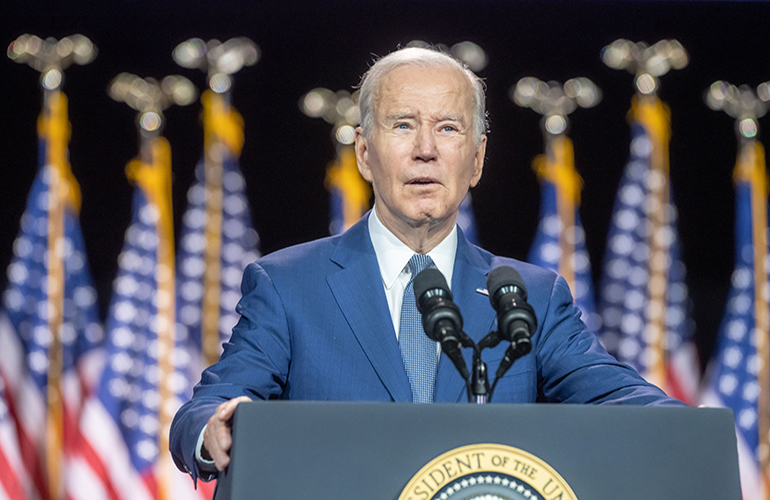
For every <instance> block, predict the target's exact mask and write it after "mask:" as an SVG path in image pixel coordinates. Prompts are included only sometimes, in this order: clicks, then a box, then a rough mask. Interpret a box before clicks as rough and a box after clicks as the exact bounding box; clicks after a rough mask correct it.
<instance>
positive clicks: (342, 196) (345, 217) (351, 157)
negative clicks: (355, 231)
mask: <svg viewBox="0 0 770 500" xmlns="http://www.w3.org/2000/svg"><path fill="white" fill-rule="evenodd" d="M338 150H339V154H338V155H337V159H336V160H335V161H334V162H333V163H332V164H330V165H329V167H328V168H327V169H326V189H327V190H328V191H329V193H331V207H330V210H329V212H330V214H329V215H330V219H331V222H329V232H330V233H331V234H340V233H343V232H345V231H346V230H347V229H348V228H349V227H350V226H352V225H353V224H355V223H356V222H357V221H358V219H360V218H361V216H363V215H364V214H365V213H366V211H367V210H369V198H370V197H371V195H372V190H371V188H370V187H369V183H368V182H366V181H365V180H364V178H363V177H361V173H360V172H359V171H358V164H357V162H356V151H355V147H354V146H351V145H343V146H338Z"/></svg>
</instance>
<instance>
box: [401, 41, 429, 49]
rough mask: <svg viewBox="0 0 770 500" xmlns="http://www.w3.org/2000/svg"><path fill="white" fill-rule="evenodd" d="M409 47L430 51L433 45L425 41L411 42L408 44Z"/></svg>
mask: <svg viewBox="0 0 770 500" xmlns="http://www.w3.org/2000/svg"><path fill="white" fill-rule="evenodd" d="M406 46H407V47H417V48H419V49H429V48H431V44H429V43H428V42H426V41H424V40H412V41H411V42H409V43H407V44H406Z"/></svg>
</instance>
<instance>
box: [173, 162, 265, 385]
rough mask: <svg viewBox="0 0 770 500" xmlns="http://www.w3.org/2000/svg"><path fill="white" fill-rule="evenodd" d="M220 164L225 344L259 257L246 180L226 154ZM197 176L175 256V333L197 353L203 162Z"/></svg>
mask: <svg viewBox="0 0 770 500" xmlns="http://www.w3.org/2000/svg"><path fill="white" fill-rule="evenodd" d="M222 165H223V168H222V170H223V183H222V184H223V186H222V190H223V193H222V232H221V247H220V248H221V258H220V281H219V297H220V305H219V338H220V340H221V341H222V342H225V341H227V340H228V339H229V338H230V333H231V332H232V328H233V327H234V326H235V324H236V323H237V322H238V319H239V316H238V315H237V313H236V312H235V306H236V305H237V303H238V301H239V300H240V298H241V291H240V284H241V277H242V276H243V270H244V269H245V268H246V266H247V265H248V264H250V263H251V262H253V261H255V260H256V259H257V258H258V257H259V249H258V247H259V236H258V235H257V232H256V231H255V230H254V229H253V228H252V224H251V210H250V209H249V202H248V198H247V197H246V182H245V181H244V178H243V175H242V174H241V171H240V167H239V165H238V161H237V159H236V158H234V157H233V156H232V155H230V154H226V156H225V158H224V161H223V163H222ZM195 177H196V180H195V183H194V184H193V185H192V186H191V187H190V189H189V191H188V192H187V203H188V205H187V211H186V212H185V214H184V217H183V225H182V232H181V236H180V239H179V241H180V245H179V247H180V248H179V252H178V254H177V262H178V265H177V331H179V330H186V332H187V333H186V335H187V336H189V338H190V339H191V340H192V342H193V343H194V345H195V346H196V347H197V349H198V351H200V350H201V344H202V339H201V308H202V304H203V294H204V289H203V273H204V271H205V263H204V258H203V253H204V250H205V248H206V245H207V241H206V221H207V216H206V187H205V184H206V182H205V164H204V162H203V161H202V160H201V161H200V162H199V163H198V166H197V167H196V169H195ZM202 368H205V367H201V369H202ZM199 372H200V370H199Z"/></svg>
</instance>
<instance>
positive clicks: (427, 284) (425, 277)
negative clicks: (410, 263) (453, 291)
mask: <svg viewBox="0 0 770 500" xmlns="http://www.w3.org/2000/svg"><path fill="white" fill-rule="evenodd" d="M413 286H414V297H415V299H416V301H417V302H418V303H419V301H420V297H422V295H423V294H424V293H425V292H427V291H428V290H434V289H436V288H439V289H441V290H443V291H444V292H446V293H447V294H448V293H449V287H448V286H447V284H446V278H444V275H443V274H441V271H439V270H438V269H436V268H435V267H429V268H427V269H424V270H423V271H421V272H420V274H418V275H417V276H415V278H414V283H413Z"/></svg>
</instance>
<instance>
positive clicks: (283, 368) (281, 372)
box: [169, 263, 291, 480]
mask: <svg viewBox="0 0 770 500" xmlns="http://www.w3.org/2000/svg"><path fill="white" fill-rule="evenodd" d="M241 292H242V294H243V298H242V299H241V302H240V303H239V304H238V307H237V310H238V312H239V313H240V314H241V319H240V320H239V322H238V324H237V325H236V326H235V328H234V329H233V334H232V337H231V339H230V341H229V342H226V343H225V344H224V352H223V354H222V357H221V359H220V361H219V362H218V363H216V364H215V365H212V366H211V367H209V368H207V369H206V370H205V371H204V372H203V374H202V376H201V381H200V383H199V384H198V385H196V386H195V389H194V393H193V398H192V399H191V400H190V401H188V402H187V403H185V404H184V405H182V407H181V408H180V409H179V411H178V412H177V414H176V415H175V417H174V421H173V423H172V425H171V431H170V442H169V444H170V449H171V453H172V455H173V457H174V462H175V463H176V464H177V466H178V467H179V468H180V469H181V470H184V471H186V472H188V473H190V474H191V475H192V477H193V479H198V478H201V479H203V480H210V479H212V478H213V476H211V475H206V474H201V471H200V470H199V469H198V465H197V462H196V460H195V446H196V443H197V440H198V436H199V434H200V432H201V430H202V429H203V427H204V426H205V425H206V422H208V419H209V418H210V417H211V416H212V415H213V414H214V411H215V410H216V407H217V406H218V405H219V404H221V403H223V402H224V401H227V400H229V399H233V398H236V397H238V396H247V397H249V398H250V399H272V398H276V397H278V396H279V395H280V394H281V392H282V390H283V386H284V385H285V383H286V375H287V373H288V367H289V359H290V355H291V348H290V342H289V334H288V328H287V322H286V316H285V312H284V307H283V304H282V303H281V299H280V296H279V295H278V293H277V292H276V290H275V287H274V286H273V282H272V280H271V279H270V276H268V274H267V273H266V272H265V271H264V269H263V268H262V267H261V266H260V265H259V264H256V263H254V264H250V265H249V266H248V267H247V268H246V270H245V271H244V277H243V282H242V284H241Z"/></svg>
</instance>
